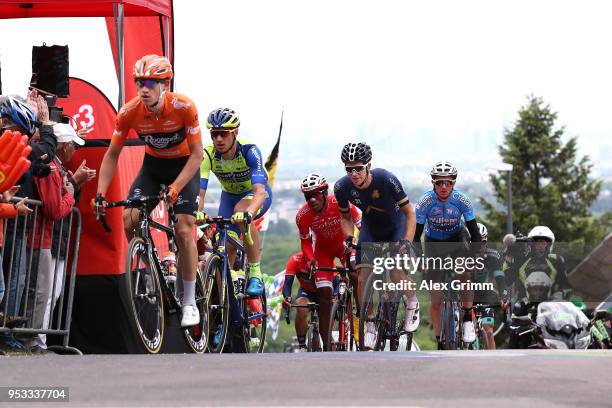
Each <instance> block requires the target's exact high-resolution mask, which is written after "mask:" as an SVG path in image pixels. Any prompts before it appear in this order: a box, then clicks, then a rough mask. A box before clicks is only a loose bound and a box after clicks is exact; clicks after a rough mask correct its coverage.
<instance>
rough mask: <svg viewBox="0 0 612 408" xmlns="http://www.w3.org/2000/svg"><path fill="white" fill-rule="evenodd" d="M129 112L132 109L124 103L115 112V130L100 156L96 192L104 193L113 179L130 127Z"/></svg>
mask: <svg viewBox="0 0 612 408" xmlns="http://www.w3.org/2000/svg"><path fill="white" fill-rule="evenodd" d="M130 112H133V110H129V109H127V108H126V106H125V105H124V106H123V107H122V108H121V110H120V111H119V113H118V114H117V118H116V119H115V130H114V132H113V136H112V137H111V142H110V146H109V147H108V150H106V153H104V157H103V158H102V163H101V164H100V175H99V177H98V190H97V193H98V194H101V195H102V196H104V195H106V193H107V192H108V189H109V187H110V184H111V182H112V181H113V176H114V175H115V170H116V169H117V162H118V161H119V155H120V154H121V149H123V145H124V144H125V140H126V139H127V136H128V132H129V131H130V128H131V120H132V117H131V113H130Z"/></svg>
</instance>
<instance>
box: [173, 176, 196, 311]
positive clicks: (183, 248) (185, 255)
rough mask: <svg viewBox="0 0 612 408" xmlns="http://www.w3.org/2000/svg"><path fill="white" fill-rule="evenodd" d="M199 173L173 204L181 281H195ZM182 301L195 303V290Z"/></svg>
mask: <svg viewBox="0 0 612 408" xmlns="http://www.w3.org/2000/svg"><path fill="white" fill-rule="evenodd" d="M198 190H199V175H197V174H196V176H194V177H193V178H192V179H191V180H190V181H189V183H187V185H186V186H185V187H184V188H183V189H182V190H181V191H180V192H179V195H178V200H177V202H176V204H175V205H174V212H175V213H176V218H177V223H176V225H175V226H174V231H175V235H176V244H177V246H178V248H179V253H180V254H181V256H180V257H179V259H178V261H179V264H178V269H179V273H180V275H181V277H182V279H183V282H185V281H189V282H195V279H196V271H197V265H198V250H197V247H196V242H195V240H194V239H193V232H194V227H195V213H196V211H197V209H198V203H197V199H198ZM185 295H186V296H185V299H183V302H184V303H185V302H187V304H195V292H194V296H193V299H192V296H191V293H189V294H188V293H187V292H185ZM187 295H189V296H187Z"/></svg>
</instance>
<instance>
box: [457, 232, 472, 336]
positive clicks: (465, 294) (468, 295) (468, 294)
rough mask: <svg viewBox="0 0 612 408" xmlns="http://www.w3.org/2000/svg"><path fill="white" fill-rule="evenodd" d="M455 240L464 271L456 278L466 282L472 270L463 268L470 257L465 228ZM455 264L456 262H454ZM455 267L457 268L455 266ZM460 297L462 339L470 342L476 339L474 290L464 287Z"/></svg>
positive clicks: (468, 236)
mask: <svg viewBox="0 0 612 408" xmlns="http://www.w3.org/2000/svg"><path fill="white" fill-rule="evenodd" d="M456 240H457V242H458V243H459V248H458V250H457V251H456V257H455V259H457V258H458V257H462V258H463V259H464V263H463V266H464V269H465V270H464V271H463V273H461V274H459V275H458V276H457V278H458V279H459V281H461V282H462V283H466V282H468V281H470V280H471V278H472V271H471V270H470V269H468V268H465V261H466V260H467V259H468V258H472V252H471V248H470V234H469V232H468V231H467V229H465V228H464V229H463V230H461V231H460V232H459V234H458V236H457V238H456ZM455 265H457V263H455ZM455 269H457V268H455ZM459 295H460V298H461V308H462V309H463V323H462V328H463V330H462V334H463V341H464V342H465V343H472V342H474V341H475V340H476V331H475V328H474V322H473V316H472V314H473V313H472V305H473V300H474V291H473V290H471V289H464V290H461V291H460V294H459Z"/></svg>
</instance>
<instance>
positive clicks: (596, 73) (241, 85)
mask: <svg viewBox="0 0 612 408" xmlns="http://www.w3.org/2000/svg"><path fill="white" fill-rule="evenodd" d="M609 4H610V2H609V1H590V2H578V1H574V2H565V1H558V0H557V1H541V0H539V1H516V0H515V1H507V2H501V1H494V2H492V1H469V2H458V1H428V2H411V1H405V0H404V1H384V0H380V1H376V2H373V1H367V2H366V1H337V0H333V1H332V0H326V1H317V0H315V1H308V2H301V3H297V2H295V1H258V2H253V1H229V2H228V1H223V2H220V1H218V2H209V1H201V2H200V1H197V2H196V1H186V0H175V25H176V28H175V30H176V31H175V35H176V39H175V45H176V74H177V77H176V86H177V90H178V91H179V92H181V93H185V94H187V95H188V96H190V97H191V98H193V99H194V100H195V101H196V103H197V106H198V108H199V110H200V112H202V116H203V115H205V114H206V113H207V112H208V111H210V110H211V109H212V108H215V107H217V106H230V107H234V108H235V109H237V110H238V112H239V114H240V115H241V118H242V124H243V126H242V128H241V133H242V135H246V136H248V137H249V138H250V139H252V140H253V141H256V142H258V143H259V144H261V145H262V150H263V151H264V153H266V152H267V151H269V150H270V148H271V146H272V145H273V143H274V140H275V138H276V134H277V132H278V122H279V119H280V113H281V108H282V107H283V106H284V108H285V128H284V137H285V141H284V144H283V146H284V149H285V150H284V151H285V152H287V153H284V154H285V155H286V156H285V157H295V158H300V157H302V156H301V155H303V154H304V153H303V152H306V154H307V155H308V157H307V158H309V159H317V158H318V159H321V160H332V159H333V160H336V159H337V156H338V152H339V148H341V146H342V145H343V144H344V143H346V142H347V141H349V140H352V139H357V138H362V139H366V140H367V141H368V142H370V143H371V144H372V145H373V148H374V152H375V157H376V153H377V151H378V152H382V156H383V157H380V154H379V160H380V159H384V160H402V159H404V158H406V157H409V159H410V160H413V161H414V159H415V157H414V156H415V155H417V156H418V159H419V160H422V161H423V162H428V163H429V162H433V161H435V160H438V159H441V158H445V159H449V160H458V161H459V162H461V161H462V160H465V161H467V160H469V159H470V156H472V157H471V158H472V159H473V156H474V155H473V151H474V150H473V149H474V146H473V143H474V142H473V140H474V137H477V140H478V144H479V145H482V146H483V150H482V151H481V152H480V154H484V155H485V156H489V155H490V154H493V155H495V153H494V152H495V145H496V144H498V143H499V142H500V141H501V135H502V130H503V128H504V127H508V126H511V125H512V123H513V121H514V120H515V119H516V112H517V110H518V108H519V107H520V106H521V105H523V104H524V103H525V101H526V99H525V98H526V96H527V95H529V94H535V95H538V96H542V97H544V99H545V100H546V101H547V102H549V103H550V104H551V105H552V107H553V108H554V109H555V110H557V111H559V114H560V116H559V124H562V125H566V129H567V131H568V134H570V135H580V139H579V145H580V149H581V152H582V153H588V154H591V155H592V156H594V157H595V158H596V160H597V161H598V162H599V163H603V162H605V161H608V162H609V161H610V160H604V159H606V158H607V159H609V157H606V156H602V153H601V152H602V151H603V152H606V150H605V149H606V146H607V149H608V150H607V153H605V154H606V155H610V152H612V149H611V147H610V146H611V145H612V142H611V141H610V140H611V139H612V138H611V137H610V135H611V134H612V121H611V120H610V110H611V103H610V100H611V95H612V80H611V77H612V53H611V52H610V39H611V38H612V24H610V16H611V15H612V12H611V11H612V6H610V5H609ZM0 37H1V38H2V42H1V43H0V61H1V63H2V80H3V90H4V93H23V92H24V91H25V88H26V86H27V83H28V80H29V76H30V67H31V46H32V45H33V44H37V45H40V44H41V43H42V41H43V40H44V41H46V42H47V44H48V45H50V44H68V45H69V46H70V73H71V75H73V76H78V77H82V78H84V79H87V80H89V81H91V82H93V83H94V84H96V85H97V86H99V87H100V88H101V89H102V90H103V91H104V92H106V93H107V95H108V96H109V98H110V99H111V101H116V99H117V98H116V95H117V85H116V78H115V75H114V66H113V62H112V58H111V54H110V46H109V45H108V37H107V35H106V32H105V25H104V22H103V20H102V19H70V20H63V19H55V20H50V19H32V20H30V21H26V20H3V21H1V22H0ZM406 141H408V142H406ZM602 146H603V147H604V149H603V150H602ZM395 147H398V148H395ZM317 152H318V153H319V154H317ZM384 160H381V162H379V164H380V165H383V164H384ZM419 160H416V162H418V161H419ZM487 160H488V158H487Z"/></svg>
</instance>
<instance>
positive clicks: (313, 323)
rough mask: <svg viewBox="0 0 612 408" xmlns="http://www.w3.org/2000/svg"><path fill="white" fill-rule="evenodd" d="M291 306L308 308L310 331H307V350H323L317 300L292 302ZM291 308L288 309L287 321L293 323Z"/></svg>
mask: <svg viewBox="0 0 612 408" xmlns="http://www.w3.org/2000/svg"><path fill="white" fill-rule="evenodd" d="M291 308H303V309H308V331H307V332H306V350H307V351H308V352H318V351H323V340H322V339H321V331H320V330H319V305H318V304H317V303H315V302H308V303H307V304H305V305H298V304H293V303H292V304H291ZM289 315H290V309H287V314H286V315H285V321H286V322H287V324H291V319H290V316H289Z"/></svg>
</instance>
